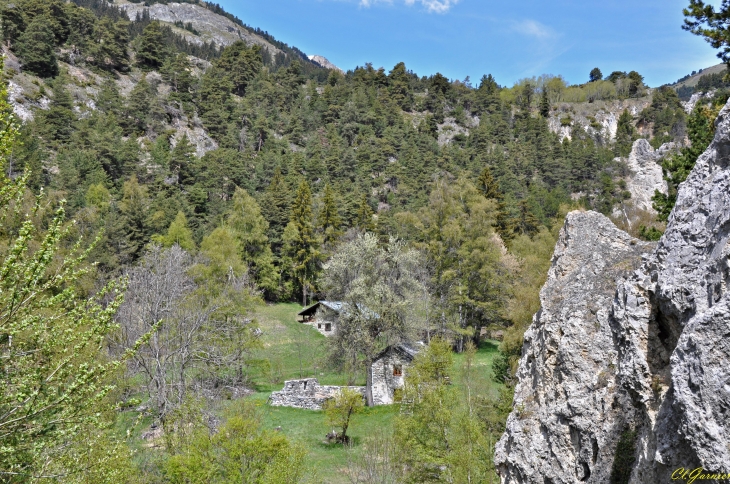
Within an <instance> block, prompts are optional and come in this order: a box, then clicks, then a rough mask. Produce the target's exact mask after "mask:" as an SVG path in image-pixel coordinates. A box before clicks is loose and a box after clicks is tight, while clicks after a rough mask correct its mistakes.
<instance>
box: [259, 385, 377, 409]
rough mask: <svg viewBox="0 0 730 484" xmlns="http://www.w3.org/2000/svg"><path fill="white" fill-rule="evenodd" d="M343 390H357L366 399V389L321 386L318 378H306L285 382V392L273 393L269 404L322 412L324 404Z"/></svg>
mask: <svg viewBox="0 0 730 484" xmlns="http://www.w3.org/2000/svg"><path fill="white" fill-rule="evenodd" d="M343 388H349V389H351V390H355V391H357V392H359V393H360V394H362V396H363V399H364V398H365V387H348V386H344V387H342V386H335V385H320V384H319V382H318V381H317V379H316V378H304V379H302V380H287V381H285V382H284V389H283V390H281V391H279V392H272V393H271V396H270V397H269V404H270V405H271V406H272V407H292V408H302V409H305V410H322V407H323V406H324V402H326V401H327V400H329V399H330V398H334V397H335V396H337V394H338V393H339V392H340V390H341V389H343Z"/></svg>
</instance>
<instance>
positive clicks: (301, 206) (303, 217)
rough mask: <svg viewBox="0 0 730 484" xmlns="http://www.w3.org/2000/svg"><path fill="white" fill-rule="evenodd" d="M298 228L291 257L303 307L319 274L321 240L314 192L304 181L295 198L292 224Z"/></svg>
mask: <svg viewBox="0 0 730 484" xmlns="http://www.w3.org/2000/svg"><path fill="white" fill-rule="evenodd" d="M290 223H291V224H292V225H293V226H294V227H295V228H296V239H295V240H293V241H292V243H291V245H290V247H289V248H288V249H289V256H290V257H291V259H292V276H293V278H294V280H295V281H296V282H297V284H298V285H299V287H300V289H301V291H302V305H303V306H306V305H307V298H308V296H309V295H310V294H312V293H313V292H314V289H315V286H314V283H315V280H316V276H317V273H318V272H319V265H320V252H319V240H317V237H316V235H315V233H314V224H313V220H312V191H311V189H310V188H309V183H307V181H306V180H303V181H302V182H301V183H300V184H299V189H298V190H297V194H296V196H295V198H294V203H293V204H292V212H291V222H290Z"/></svg>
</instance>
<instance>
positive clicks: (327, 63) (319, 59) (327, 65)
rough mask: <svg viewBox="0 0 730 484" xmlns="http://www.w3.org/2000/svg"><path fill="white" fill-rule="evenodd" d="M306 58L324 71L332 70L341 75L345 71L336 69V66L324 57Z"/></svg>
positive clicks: (310, 56) (313, 56)
mask: <svg viewBox="0 0 730 484" xmlns="http://www.w3.org/2000/svg"><path fill="white" fill-rule="evenodd" d="M307 57H308V58H309V60H311V61H312V62H316V63H317V64H319V65H320V66H321V67H324V68H325V69H332V70H333V71H340V72H342V73H343V74H344V73H345V71H343V70H342V69H340V68H339V67H337V66H336V65H334V64H333V63H331V62H330V61H329V59H327V58H326V57H323V56H321V55H309V56H307Z"/></svg>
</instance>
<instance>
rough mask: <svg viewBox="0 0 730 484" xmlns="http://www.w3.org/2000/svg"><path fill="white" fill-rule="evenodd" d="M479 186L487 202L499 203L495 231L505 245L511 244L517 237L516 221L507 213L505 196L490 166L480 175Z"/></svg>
mask: <svg viewBox="0 0 730 484" xmlns="http://www.w3.org/2000/svg"><path fill="white" fill-rule="evenodd" d="M477 186H478V187H479V190H480V191H481V192H482V194H483V195H484V197H485V198H486V199H487V200H494V201H495V202H496V203H497V220H496V222H495V224H494V229H495V230H496V231H497V233H498V234H499V236H500V237H501V238H502V241H503V242H504V243H505V244H507V243H509V241H511V240H512V239H513V238H514V237H515V226H514V221H513V220H512V217H510V214H509V212H508V211H507V206H506V204H505V203H504V195H503V194H502V191H501V190H500V189H499V183H498V182H497V180H495V179H494V177H493V176H492V171H491V170H490V169H489V167H488V166H487V167H485V168H484V170H483V171H482V174H481V175H479V179H478V181H477Z"/></svg>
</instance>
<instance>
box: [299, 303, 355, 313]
mask: <svg viewBox="0 0 730 484" xmlns="http://www.w3.org/2000/svg"><path fill="white" fill-rule="evenodd" d="M320 304H321V305H322V306H325V307H327V308H329V309H331V310H333V311H334V312H336V313H339V312H340V311H342V307H343V306H344V305H345V303H343V302H340V301H317V302H316V303H314V304H312V305H311V306H309V307H306V308H304V309H302V310H301V311H299V312H298V313H297V316H302V315H305V314H310V313H314V312H315V311H316V310H317V308H318V307H319V306H320Z"/></svg>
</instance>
